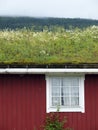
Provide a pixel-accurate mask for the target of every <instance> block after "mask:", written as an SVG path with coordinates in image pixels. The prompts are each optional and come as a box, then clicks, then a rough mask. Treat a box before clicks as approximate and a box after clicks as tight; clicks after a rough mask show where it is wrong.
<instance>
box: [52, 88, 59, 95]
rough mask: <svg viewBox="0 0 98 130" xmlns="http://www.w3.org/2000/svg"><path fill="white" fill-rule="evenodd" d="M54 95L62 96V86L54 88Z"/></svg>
mask: <svg viewBox="0 0 98 130" xmlns="http://www.w3.org/2000/svg"><path fill="white" fill-rule="evenodd" d="M52 96H60V87H53V88H52Z"/></svg>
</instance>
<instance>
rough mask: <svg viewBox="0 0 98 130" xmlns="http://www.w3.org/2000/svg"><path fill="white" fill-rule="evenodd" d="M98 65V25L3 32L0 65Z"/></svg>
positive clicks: (0, 39) (0, 44) (0, 36)
mask: <svg viewBox="0 0 98 130" xmlns="http://www.w3.org/2000/svg"><path fill="white" fill-rule="evenodd" d="M65 63H98V26H91V27H88V28H85V29H83V30H81V29H78V28H77V29H71V30H65V29H63V28H55V30H54V31H48V30H43V32H34V31H33V30H32V29H31V30H30V29H26V28H24V29H20V30H18V29H17V30H7V29H6V30H3V31H0V64H65Z"/></svg>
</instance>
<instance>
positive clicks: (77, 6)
mask: <svg viewBox="0 0 98 130" xmlns="http://www.w3.org/2000/svg"><path fill="white" fill-rule="evenodd" d="M0 15H12V16H32V17H61V18H62V17H64V18H90V19H98V0H0Z"/></svg>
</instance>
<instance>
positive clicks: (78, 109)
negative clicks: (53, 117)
mask: <svg viewBox="0 0 98 130" xmlns="http://www.w3.org/2000/svg"><path fill="white" fill-rule="evenodd" d="M49 112H57V108H53V107H50V108H47V113H49ZM59 112H82V113H84V112H85V111H84V108H82V107H78V108H64V107H63V108H60V110H59Z"/></svg>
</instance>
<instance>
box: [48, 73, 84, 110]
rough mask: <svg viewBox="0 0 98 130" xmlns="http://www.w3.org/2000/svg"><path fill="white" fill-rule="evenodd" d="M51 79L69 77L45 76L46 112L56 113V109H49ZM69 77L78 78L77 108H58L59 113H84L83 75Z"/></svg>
mask: <svg viewBox="0 0 98 130" xmlns="http://www.w3.org/2000/svg"><path fill="white" fill-rule="evenodd" d="M53 77H60V78H61V77H69V75H68V76H66V75H65V76H64V75H63V76H62V75H60V76H58V75H46V112H47V113H49V112H57V107H51V105H50V102H51V99H50V91H51V90H50V88H51V86H50V85H51V79H52V78H53ZM71 77H78V78H79V106H78V107H77V108H76V107H75V108H73V107H71V108H69V107H60V110H59V112H82V113H84V112H85V102H84V99H85V98H84V80H85V76H84V75H71Z"/></svg>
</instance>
